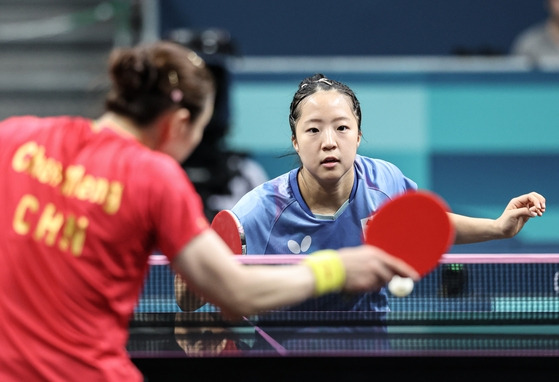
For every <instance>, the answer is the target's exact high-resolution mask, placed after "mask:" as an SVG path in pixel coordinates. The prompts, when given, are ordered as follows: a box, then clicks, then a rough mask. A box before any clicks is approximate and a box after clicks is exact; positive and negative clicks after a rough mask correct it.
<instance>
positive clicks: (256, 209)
mask: <svg viewBox="0 0 559 382" xmlns="http://www.w3.org/2000/svg"><path fill="white" fill-rule="evenodd" d="M292 171H296V170H292ZM292 171H291V172H292ZM291 172H287V173H285V174H282V175H280V176H277V177H276V178H273V179H270V180H268V181H266V182H264V183H262V184H260V185H259V186H257V187H255V188H253V189H252V190H251V191H249V192H247V193H246V194H245V195H243V197H242V198H241V199H240V200H239V201H238V202H237V203H236V204H235V206H233V208H232V211H233V212H235V214H236V215H237V216H238V217H239V219H243V218H245V217H248V216H256V215H258V213H266V211H268V210H269V209H272V210H276V209H278V208H282V207H281V206H282V205H286V204H288V203H289V202H290V201H291V200H292V199H293V192H292V190H291V187H290V185H289V174H290V173H291ZM272 207H273V208H272Z"/></svg>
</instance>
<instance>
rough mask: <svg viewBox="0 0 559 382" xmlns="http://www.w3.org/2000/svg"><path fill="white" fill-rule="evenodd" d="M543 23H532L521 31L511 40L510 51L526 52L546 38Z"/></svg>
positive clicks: (521, 53)
mask: <svg viewBox="0 0 559 382" xmlns="http://www.w3.org/2000/svg"><path fill="white" fill-rule="evenodd" d="M547 38H548V37H547V31H546V26H545V23H544V22H542V23H539V24H535V25H532V26H531V27H529V28H527V29H525V30H524V31H522V32H521V33H520V34H519V35H518V36H517V37H516V38H515V39H514V40H513V42H512V45H511V53H512V54H517V55H523V54H528V53H530V51H531V50H532V49H533V47H535V46H536V47H538V46H540V45H541V44H542V43H544V42H545V41H546V39H547Z"/></svg>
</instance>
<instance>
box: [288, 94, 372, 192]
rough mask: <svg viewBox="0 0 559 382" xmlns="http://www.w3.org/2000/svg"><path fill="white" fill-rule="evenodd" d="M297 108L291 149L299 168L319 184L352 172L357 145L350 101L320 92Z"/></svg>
mask: <svg viewBox="0 0 559 382" xmlns="http://www.w3.org/2000/svg"><path fill="white" fill-rule="evenodd" d="M299 107H300V108H301V116H300V118H299V120H298V121H297V124H296V126H295V133H296V137H294V138H293V147H294V148H295V151H297V153H298V154H299V157H300V159H301V162H302V164H303V168H304V169H305V170H306V171H308V172H309V173H310V174H311V175H312V176H313V177H314V178H315V179H316V180H317V181H319V182H337V181H339V180H340V179H341V178H342V177H343V176H344V175H345V174H347V172H348V171H349V170H352V169H353V162H354V160H355V155H356V154H357V148H358V147H359V143H360V142H361V132H360V131H359V128H358V123H357V118H356V116H355V114H354V113H353V111H352V107H351V102H350V99H349V98H348V97H347V96H346V95H344V94H342V93H339V92H338V91H336V90H329V91H323V90H321V91H318V92H316V93H314V94H313V95H310V96H309V97H307V98H306V99H305V100H303V101H302V102H301V104H300V105H299Z"/></svg>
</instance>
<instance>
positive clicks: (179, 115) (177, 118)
mask: <svg viewBox="0 0 559 382" xmlns="http://www.w3.org/2000/svg"><path fill="white" fill-rule="evenodd" d="M191 124H192V118H191V114H190V111H189V110H188V109H185V108H180V109H178V110H176V111H174V112H173V113H172V114H171V116H170V118H169V136H170V137H171V138H177V137H181V136H184V134H185V133H187V131H186V129H190V127H191Z"/></svg>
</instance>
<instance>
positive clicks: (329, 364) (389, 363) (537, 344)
mask: <svg viewBox="0 0 559 382" xmlns="http://www.w3.org/2000/svg"><path fill="white" fill-rule="evenodd" d="M157 272H166V271H164V268H158V269H157V271H156V272H154V274H152V277H158V279H157V280H151V284H152V285H151V286H153V287H154V288H153V289H150V284H149V282H148V284H147V285H146V290H145V291H144V295H143V296H142V299H141V302H140V304H139V305H138V309H137V311H136V313H135V315H134V319H133V320H132V322H131V327H130V339H129V343H128V351H129V352H130V355H131V357H132V359H133V361H134V362H135V363H136V365H137V366H138V367H139V368H140V370H141V371H142V372H143V373H144V375H145V376H146V378H147V380H148V381H149V382H153V381H157V380H165V381H170V380H186V379H185V375H192V374H196V375H198V376H200V379H203V380H217V378H223V379H229V380H230V379H234V380H248V381H253V380H254V381H260V380H265V381H268V380H294V379H297V380H298V379H301V380H302V379H311V380H316V379H317V378H320V379H328V380H334V379H337V378H343V380H344V381H346V380H347V381H355V380H373V379H375V378H384V377H387V378H388V377H396V378H398V379H402V378H413V379H416V380H417V379H420V380H423V379H425V380H429V381H433V380H443V379H444V380H445V381H448V380H450V381H457V380H468V381H472V380H474V381H475V380H476V379H480V378H481V379H492V380H495V379H496V378H503V377H504V378H507V377H509V378H512V377H514V378H528V377H529V378H543V377H557V376H559V358H558V357H559V295H558V293H559V285H558V284H559V256H558V255H554V254H549V255H530V256H528V257H527V256H524V255H500V256H499V257H498V258H494V256H493V255H479V257H478V256H477V255H475V256H471V255H457V256H447V257H446V260H445V261H443V263H442V264H441V265H440V266H439V267H438V268H437V269H436V270H435V271H434V272H433V273H431V274H429V275H428V276H427V277H426V278H424V279H423V280H421V281H420V282H418V283H416V286H415V288H414V291H413V292H412V294H411V295H409V296H408V297H405V298H397V297H390V301H389V305H390V312H338V311H320V312H318V311H315V312H313V311H287V310H286V311H273V312H268V313H265V314H262V315H257V316H253V317H246V318H244V319H243V320H241V321H239V322H228V321H223V320H222V319H221V318H220V316H219V312H216V311H211V310H200V311H195V312H182V311H180V309H177V308H176V306H173V304H174V301H173V300H172V296H173V295H171V296H170V297H169V296H168V297H167V298H168V300H167V301H166V302H165V298H163V297H162V295H161V289H162V285H163V284H164V282H163V281H162V280H163V279H164V278H165V277H162V276H161V275H157ZM166 277H172V276H166ZM148 281H149V280H148ZM155 286H157V288H155ZM155 289H157V290H159V292H157V293H156V292H155ZM163 289H164V288H163ZM165 293H169V291H167V292H165ZM150 299H151V300H152V301H151V303H155V305H152V306H150Z"/></svg>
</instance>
